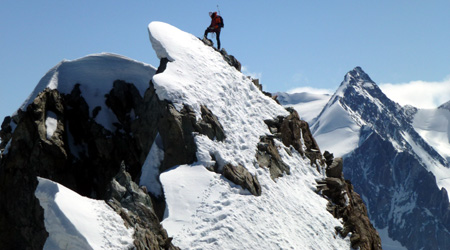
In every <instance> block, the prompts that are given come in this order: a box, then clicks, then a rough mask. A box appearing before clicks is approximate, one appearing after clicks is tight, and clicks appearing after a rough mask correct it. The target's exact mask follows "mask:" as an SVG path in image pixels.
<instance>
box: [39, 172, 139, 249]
mask: <svg viewBox="0 0 450 250" xmlns="http://www.w3.org/2000/svg"><path fill="white" fill-rule="evenodd" d="M36 197H37V198H38V199H39V202H40V204H41V206H42V207H43V208H44V211H45V213H44V216H45V226H46V230H47V231H48V232H49V234H50V236H49V238H47V241H46V242H45V245H44V249H49V250H50V249H105V248H107V249H128V248H130V247H132V246H133V238H132V235H133V233H134V230H133V229H132V228H130V229H127V228H126V227H125V225H124V223H123V220H122V218H121V217H120V216H119V215H118V214H117V213H116V212H115V211H114V210H112V209H111V208H110V207H109V206H108V205H107V204H106V203H105V202H104V201H98V200H93V199H89V198H86V197H83V196H81V195H79V194H77V193H75V192H74V191H72V190H70V189H68V188H66V187H64V186H62V185H60V184H58V183H56V182H53V181H50V180H47V179H44V178H39V185H38V187H37V189H36Z"/></svg>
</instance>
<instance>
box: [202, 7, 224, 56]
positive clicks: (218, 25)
mask: <svg viewBox="0 0 450 250" xmlns="http://www.w3.org/2000/svg"><path fill="white" fill-rule="evenodd" d="M209 16H210V17H211V24H210V25H209V27H208V28H206V30H205V35H204V36H203V37H204V38H207V36H208V33H216V39H217V49H219V50H220V30H221V29H222V28H223V19H222V17H221V16H219V15H217V12H209Z"/></svg>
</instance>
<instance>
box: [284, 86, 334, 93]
mask: <svg viewBox="0 0 450 250" xmlns="http://www.w3.org/2000/svg"><path fill="white" fill-rule="evenodd" d="M302 92H307V93H311V94H319V95H323V94H328V95H332V94H333V93H334V91H332V90H331V89H317V88H313V87H299V88H295V89H291V90H288V91H287V93H289V94H294V93H302Z"/></svg>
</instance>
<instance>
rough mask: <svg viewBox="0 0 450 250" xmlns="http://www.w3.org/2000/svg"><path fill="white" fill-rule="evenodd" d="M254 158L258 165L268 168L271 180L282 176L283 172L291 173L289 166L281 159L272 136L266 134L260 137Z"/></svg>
mask: <svg viewBox="0 0 450 250" xmlns="http://www.w3.org/2000/svg"><path fill="white" fill-rule="evenodd" d="M256 160H257V161H258V164H259V166H261V167H264V168H269V171H270V177H271V178H272V180H275V179H276V178H278V177H281V176H283V173H286V174H290V173H291V172H290V169H289V166H288V165H287V164H286V163H284V162H283V160H281V156H280V154H279V153H278V149H277V147H276V146H275V143H274V141H273V138H270V137H267V136H264V137H262V138H261V141H260V142H259V143H258V151H257V152H256Z"/></svg>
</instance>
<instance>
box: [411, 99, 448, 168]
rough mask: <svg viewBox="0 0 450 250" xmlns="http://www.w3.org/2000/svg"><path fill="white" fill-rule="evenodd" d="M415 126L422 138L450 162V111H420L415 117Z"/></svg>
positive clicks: (439, 109) (440, 109)
mask: <svg viewBox="0 0 450 250" xmlns="http://www.w3.org/2000/svg"><path fill="white" fill-rule="evenodd" d="M413 126H414V129H415V130H416V131H417V132H418V133H419V134H420V135H421V136H422V138H424V139H425V140H426V141H427V142H428V143H429V144H430V145H431V146H432V147H433V148H434V149H435V150H436V151H437V152H438V153H439V154H440V155H441V156H442V157H444V158H446V159H447V161H449V162H450V110H448V109H443V108H438V109H419V110H418V111H417V113H416V114H415V116H414V121H413Z"/></svg>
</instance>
